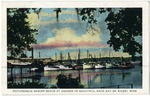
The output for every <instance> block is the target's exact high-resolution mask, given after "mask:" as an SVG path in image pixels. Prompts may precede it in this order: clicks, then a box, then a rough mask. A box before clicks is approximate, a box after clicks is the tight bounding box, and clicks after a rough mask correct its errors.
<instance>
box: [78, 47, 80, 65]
mask: <svg viewBox="0 0 150 96" xmlns="http://www.w3.org/2000/svg"><path fill="white" fill-rule="evenodd" d="M79 64H80V49H79V53H78V65H79Z"/></svg>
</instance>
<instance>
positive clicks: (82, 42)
mask: <svg viewBox="0 0 150 96" xmlns="http://www.w3.org/2000/svg"><path fill="white" fill-rule="evenodd" d="M96 28H97V30H98V31H99V32H97V31H96V32H94V33H95V35H94V36H93V35H91V34H89V33H90V31H92V30H89V32H86V33H85V34H83V35H81V36H78V35H77V34H76V32H75V31H74V30H72V29H71V28H62V29H59V30H58V29H53V30H52V31H53V32H55V37H53V38H48V39H47V40H46V41H45V42H43V43H40V44H36V45H34V48H35V49H53V48H77V47H79V48H87V47H89V48H91V47H100V48H104V47H108V46H107V45H103V44H100V41H101V38H100V37H101V32H100V29H99V28H98V27H96Z"/></svg>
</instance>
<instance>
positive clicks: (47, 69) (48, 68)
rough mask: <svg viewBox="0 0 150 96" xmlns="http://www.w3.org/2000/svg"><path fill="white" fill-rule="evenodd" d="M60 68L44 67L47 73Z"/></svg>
mask: <svg viewBox="0 0 150 96" xmlns="http://www.w3.org/2000/svg"><path fill="white" fill-rule="evenodd" d="M59 69H60V68H59V67H52V66H45V67H44V70H45V71H49V70H59Z"/></svg>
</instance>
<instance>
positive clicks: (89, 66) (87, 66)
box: [83, 62, 95, 69]
mask: <svg viewBox="0 0 150 96" xmlns="http://www.w3.org/2000/svg"><path fill="white" fill-rule="evenodd" d="M94 68H95V63H94V62H89V63H84V64H83V69H94Z"/></svg>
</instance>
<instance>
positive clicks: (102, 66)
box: [95, 64, 105, 69]
mask: <svg viewBox="0 0 150 96" xmlns="http://www.w3.org/2000/svg"><path fill="white" fill-rule="evenodd" d="M100 68H105V66H104V65H101V64H96V65H95V69H100Z"/></svg>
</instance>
